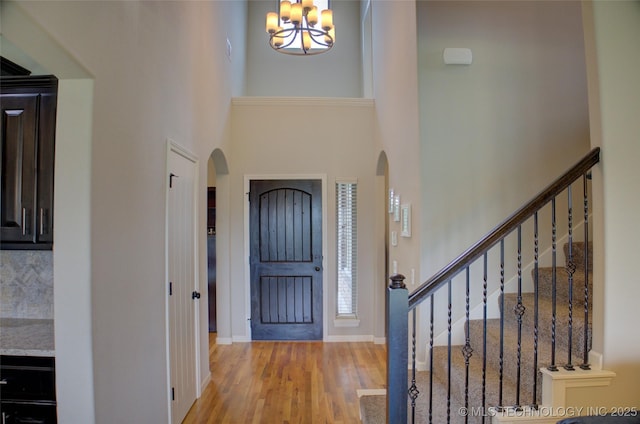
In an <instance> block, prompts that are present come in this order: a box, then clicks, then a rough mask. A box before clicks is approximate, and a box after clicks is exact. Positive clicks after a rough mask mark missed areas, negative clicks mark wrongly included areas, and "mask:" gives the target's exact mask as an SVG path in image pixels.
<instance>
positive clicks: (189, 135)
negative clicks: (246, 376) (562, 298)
mask: <svg viewBox="0 0 640 424" xmlns="http://www.w3.org/2000/svg"><path fill="white" fill-rule="evenodd" d="M20 8H23V9H24V10H25V11H26V14H27V15H29V19H32V20H33V21H34V22H35V23H36V24H37V25H36V27H38V26H40V27H41V28H42V29H43V30H44V32H45V33H46V34H47V36H48V37H49V40H50V42H51V43H52V45H54V46H57V47H58V48H59V49H60V50H61V51H63V52H67V53H68V56H69V57H71V58H72V60H71V61H70V62H71V63H72V64H76V62H77V63H79V64H81V65H82V66H78V65H77V64H76V65H75V68H73V67H70V66H68V65H65V64H62V65H61V64H60V63H59V62H60V61H61V60H62V59H65V58H64V57H63V58H62V59H61V58H60V57H50V56H52V54H51V53H52V49H47V48H46V47H47V46H48V45H47V44H44V45H43V46H37V44H38V43H37V40H34V39H32V38H33V37H34V35H33V33H30V32H25V31H22V28H21V24H22V22H19V21H18V20H17V18H15V17H14V15H9V16H7V15H6V14H4V13H3V16H2V19H3V21H2V27H3V37H5V36H6V37H7V38H8V39H10V40H11V42H13V43H14V44H15V45H17V46H19V47H21V48H25V47H24V46H27V47H32V49H31V50H30V51H29V52H28V53H29V55H30V56H31V57H33V58H34V59H35V60H36V61H38V62H40V63H43V64H44V65H49V66H45V68H47V69H50V70H52V72H57V71H59V70H60V71H62V70H65V72H66V74H65V75H64V76H66V77H68V78H74V77H75V78H78V75H79V74H80V75H81V76H84V77H85V78H86V72H85V73H84V74H82V72H81V71H82V67H84V68H85V69H88V70H89V73H90V74H91V77H92V78H93V81H94V84H93V88H94V91H93V114H92V119H93V122H92V124H93V125H92V127H89V128H92V129H93V133H92V136H91V145H90V146H88V145H86V144H85V145H81V146H77V147H78V149H79V150H78V151H76V152H71V151H70V150H72V148H66V146H67V145H68V143H70V146H73V143H86V141H87V140H86V135H85V136H84V137H85V138H82V135H83V134H82V131H84V129H86V128H88V127H87V125H90V124H89V123H86V124H85V121H86V120H87V114H86V113H85V114H82V113H79V112H78V111H77V110H76V109H74V108H72V107H70V108H67V109H66V110H65V108H63V109H62V110H63V111H65V112H66V113H67V114H66V115H63V117H64V118H65V121H66V122H70V121H71V122H72V121H73V119H78V120H82V121H83V123H82V124H81V125H79V126H78V127H79V128H80V130H77V129H73V128H71V129H70V132H69V133H70V134H71V137H72V139H70V140H59V142H60V143H61V145H62V146H63V147H65V148H63V149H61V151H60V155H59V156H58V157H57V158H56V160H57V163H58V164H63V165H64V166H65V168H64V171H65V176H64V178H61V181H57V183H64V182H65V181H76V180H77V181H76V183H77V184H79V189H78V190H75V191H73V192H72V191H71V187H72V186H71V185H70V186H69V187H66V186H65V187H62V186H61V187H58V186H56V210H57V218H56V219H57V220H58V219H60V220H61V223H62V224H63V225H62V228H57V229H56V250H55V253H54V255H55V256H54V257H58V258H61V259H60V260H58V261H57V263H56V264H54V266H57V264H63V268H62V269H56V271H55V272H56V278H61V279H62V278H67V279H68V280H65V281H56V282H55V284H56V292H55V298H56V309H57V308H58V307H60V308H61V309H60V311H56V333H57V334H56V343H57V345H60V346H59V352H58V355H57V356H58V358H57V359H58V361H59V363H60V364H61V368H60V371H61V374H59V375H58V377H59V378H58V383H59V384H58V388H57V389H58V396H59V401H60V405H59V414H60V417H59V418H60V421H61V422H83V423H84V422H86V423H90V422H94V421H95V422H98V423H113V422H140V423H161V422H167V420H168V407H167V405H168V392H169V391H168V387H167V375H166V364H167V357H166V334H165V315H164V304H165V296H166V287H165V281H164V280H165V275H164V269H165V266H164V250H165V247H164V223H165V210H164V209H165V208H164V199H165V170H166V163H165V162H166V139H167V137H170V138H172V139H174V140H175V141H176V142H178V143H179V144H182V145H183V146H185V147H186V148H188V149H190V150H192V151H193V152H195V153H197V154H198V155H199V157H200V160H201V162H202V163H203V164H204V163H206V160H207V159H208V157H209V154H210V153H211V151H212V150H213V148H215V147H216V146H221V145H224V143H225V134H228V126H227V124H226V121H227V119H228V116H229V113H228V108H229V100H230V97H231V95H232V93H235V94H239V93H241V92H242V90H243V69H242V68H243V63H244V61H243V60H242V58H243V57H244V51H243V49H242V44H243V40H242V39H240V41H239V44H238V45H236V47H235V49H234V51H235V52H237V53H238V55H239V58H240V59H239V60H238V61H235V62H234V61H228V60H226V61H225V60H222V61H221V60H219V58H221V57H225V56H224V43H212V41H211V40H220V39H222V40H225V37H227V36H229V37H231V38H234V34H238V33H242V31H243V28H242V24H241V25H240V27H235V26H234V27H233V28H232V25H233V24H234V23H237V22H241V23H244V22H245V19H244V17H243V15H244V3H243V2H109V1H104V2H102V1H98V2H77V3H70V2H64V1H61V2H23V3H21V4H20ZM4 10H5V9H4V5H3V12H4ZM230 17H231V19H229V18H230ZM14 18H15V19H16V20H15V21H14V20H13V19H14ZM227 19H228V21H227ZM14 24H15V25H14ZM65 66H66V67H65ZM67 68H73V69H70V70H68V69H67ZM78 69H80V71H78ZM73 84H74V83H73V82H72V83H70V84H63V85H61V89H64V90H65V91H64V92H63V93H61V98H62V100H63V101H65V102H66V103H65V105H66V104H68V103H69V102H72V101H78V103H77V104H80V105H82V104H85V105H86V102H87V101H91V97H86V95H85V94H83V93H85V91H81V93H80V96H79V97H77V98H75V100H74V97H73V95H74V93H75V92H74V91H73V89H74V86H73ZM89 85H91V84H89ZM67 89H68V90H69V91H68V92H67ZM80 100H81V101H82V102H84V103H80V102H79V101H80ZM84 111H85V112H89V111H87V110H86V109H85V110H84ZM73 112H76V113H78V114H77V116H75V117H70V116H69V115H68V114H69V113H73ZM89 113H90V112H89ZM63 128H64V129H66V130H69V127H63ZM59 131H60V129H59ZM225 131H227V132H226V133H225ZM78 133H80V135H78ZM61 134H65V132H64V131H61ZM203 146H206V147H203ZM88 152H91V153H90V154H91V158H90V159H89V158H88V157H86V155H87V154H88ZM203 152H204V153H203ZM78 155H79V156H80V158H79V159H78ZM83 155H84V156H83ZM82 158H84V160H85V162H84V163H81V164H79V166H78V167H77V168H74V167H73V166H71V165H70V162H74V161H76V160H80V161H82V160H83V159H82ZM89 163H90V164H91V166H90V168H89ZM200 168H201V169H202V170H203V171H202V175H201V188H202V198H201V204H202V207H201V208H200V209H202V211H204V208H205V205H206V200H205V199H206V194H205V193H206V166H201V167H200ZM59 169H60V167H59V166H58V167H57V171H58V170H59ZM88 169H90V172H91V175H90V177H89V175H85V173H86V172H87V171H88ZM56 178H57V177H56ZM82 181H84V182H86V183H87V184H90V190H91V198H90V199H89V198H88V197H87V191H86V190H87V189H86V188H83V187H82V184H81V183H82ZM89 200H90V207H91V209H90V215H89V209H88V204H89V203H88V202H89ZM60 202H64V203H65V205H61V204H60ZM67 206H68V207H69V208H72V209H73V211H74V212H75V213H77V214H78V216H77V219H75V221H76V222H74V223H72V225H71V224H69V225H67V221H66V217H64V218H63V217H61V215H60V214H61V213H63V214H64V213H69V212H68V210H67V208H66V207H67ZM76 206H77V207H76ZM61 211H62V212H61ZM204 215H205V214H204V213H203V214H202V216H201V222H200V228H201V229H202V232H201V233H202V241H201V245H203V246H204V245H205V244H204V243H205V238H206V232H205V230H204V229H205V228H206V224H205V219H204ZM69 218H70V219H73V218H71V217H69ZM56 222H57V221H56ZM89 222H90V223H91V224H90V225H91V228H90V230H89V229H88V228H86V225H88V223H89ZM83 225H84V227H83ZM68 228H72V229H73V228H75V229H76V230H78V231H84V233H83V234H74V237H76V238H69V239H68V240H69V241H71V240H85V241H86V240H88V237H90V247H88V246H84V249H85V250H84V253H83V254H80V255H77V256H75V257H74V259H76V260H77V261H78V264H77V265H75V268H74V271H76V272H75V273H73V272H67V271H71V270H69V268H68V267H70V266H71V265H70V264H69V260H68V259H65V260H64V261H63V260H62V259H63V258H67V256H68V255H70V254H73V252H75V251H76V249H78V248H83V246H82V245H81V244H76V245H74V246H70V244H69V243H68V242H65V240H67V239H66V237H65V236H63V235H62V234H61V233H60V232H59V231H64V230H65V229H68ZM58 241H60V243H59V244H58ZM66 249H68V250H66ZM203 252H206V251H205V250H203ZM205 254H206V253H205ZM88 255H90V263H89V258H88ZM201 269H205V270H206V262H205V263H204V265H202V264H201ZM89 270H90V271H89ZM83 272H86V273H88V272H90V280H89V278H88V275H87V276H83ZM201 274H202V273H201ZM200 280H201V283H200V284H201V290H202V291H203V292H205V293H206V275H201V276H200ZM58 290H59V291H58ZM70 299H74V300H75V302H76V304H75V305H73V307H71V308H68V309H67V310H65V309H64V307H65V306H67V307H68V306H69V305H68V304H67V303H68V301H69V300H70ZM204 309H205V308H203V311H202V314H201V315H202V317H201V325H202V326H203V327H205V328H206V312H204ZM83 315H84V316H83ZM75 330H78V331H75ZM90 331H92V333H89V332H90ZM58 333H60V334H58ZM202 336H203V337H202V346H201V351H200V352H201V365H202V371H203V375H201V377H203V378H204V377H206V375H208V361H207V338H206V330H205V331H204V332H203V334H202ZM92 337H93V338H92ZM63 344H64V346H63ZM90 346H91V347H90ZM76 347H77V349H76ZM72 361H75V363H76V364H77V366H78V368H77V369H76V373H73V374H72V373H71V371H70V370H71V367H70V364H71V362H72ZM91 365H93V375H91V370H90V369H87V368H88V367H91ZM76 374H77V375H76ZM92 383H93V384H92ZM91 385H92V387H91ZM78 391H81V392H82V393H78ZM83 398H87V399H86V402H83V401H82V400H81V399H83ZM92 399H94V400H95V410H93V407H92V406H93V405H92ZM72 402H73V403H72ZM78 402H80V405H79V404H78Z"/></svg>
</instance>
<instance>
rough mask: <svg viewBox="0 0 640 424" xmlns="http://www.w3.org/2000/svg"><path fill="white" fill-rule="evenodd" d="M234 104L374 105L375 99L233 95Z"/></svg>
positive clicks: (232, 102) (232, 101)
mask: <svg viewBox="0 0 640 424" xmlns="http://www.w3.org/2000/svg"><path fill="white" fill-rule="evenodd" d="M231 104H232V105H233V106H331V107H336V106H341V107H373V106H374V104H375V103H374V100H373V99H365V98H354V97H250V96H245V97H233V98H231Z"/></svg>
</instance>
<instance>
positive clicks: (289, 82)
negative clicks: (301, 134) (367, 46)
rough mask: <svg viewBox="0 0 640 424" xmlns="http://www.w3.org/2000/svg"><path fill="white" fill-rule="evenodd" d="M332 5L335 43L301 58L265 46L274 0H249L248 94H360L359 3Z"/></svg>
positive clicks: (342, 1) (346, 1)
mask: <svg viewBox="0 0 640 424" xmlns="http://www.w3.org/2000/svg"><path fill="white" fill-rule="evenodd" d="M331 9H332V10H333V11H334V14H333V19H334V24H335V27H336V43H335V45H334V46H333V47H332V48H331V50H329V51H328V52H325V53H322V54H318V55H313V56H305V57H299V56H291V55H286V54H282V53H278V52H276V51H274V50H273V49H272V48H271V47H269V35H268V34H267V33H266V31H265V16H266V14H267V12H275V11H276V2H275V1H270V0H267V1H265V0H252V1H249V20H248V22H249V27H248V31H247V95H249V96H284V97H291V96H295V97H298V96H306V97H362V65H361V63H362V58H361V56H360V48H361V44H360V35H361V34H360V3H359V2H358V1H353V0H334V1H332V2H331Z"/></svg>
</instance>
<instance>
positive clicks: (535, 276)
mask: <svg viewBox="0 0 640 424" xmlns="http://www.w3.org/2000/svg"><path fill="white" fill-rule="evenodd" d="M533 244H534V247H533V262H534V264H533V298H534V306H533V401H532V405H533V407H534V408H537V407H538V318H539V315H538V312H539V311H538V308H539V304H538V300H539V299H538V297H539V293H538V283H539V262H538V260H539V246H538V244H539V240H538V212H535V213H534V215H533Z"/></svg>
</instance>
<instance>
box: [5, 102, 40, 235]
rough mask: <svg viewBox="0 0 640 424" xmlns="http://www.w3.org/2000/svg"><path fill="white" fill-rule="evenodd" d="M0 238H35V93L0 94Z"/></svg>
mask: <svg viewBox="0 0 640 424" xmlns="http://www.w3.org/2000/svg"><path fill="white" fill-rule="evenodd" d="M1 103H2V123H1V125H2V126H1V128H0V131H1V133H2V149H1V151H2V160H1V161H0V167H1V169H0V174H1V178H2V182H1V184H2V186H1V189H0V193H1V195H0V202H1V208H0V209H1V210H2V213H1V216H0V239H1V240H2V241H3V242H12V241H15V242H30V241H31V242H32V241H35V238H34V234H35V229H34V228H33V227H34V223H35V219H34V218H35V213H36V211H35V205H36V202H35V187H36V184H35V175H36V173H35V167H36V137H37V112H38V94H35V93H29V94H19V95H15V94H10V95H2V98H1Z"/></svg>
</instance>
